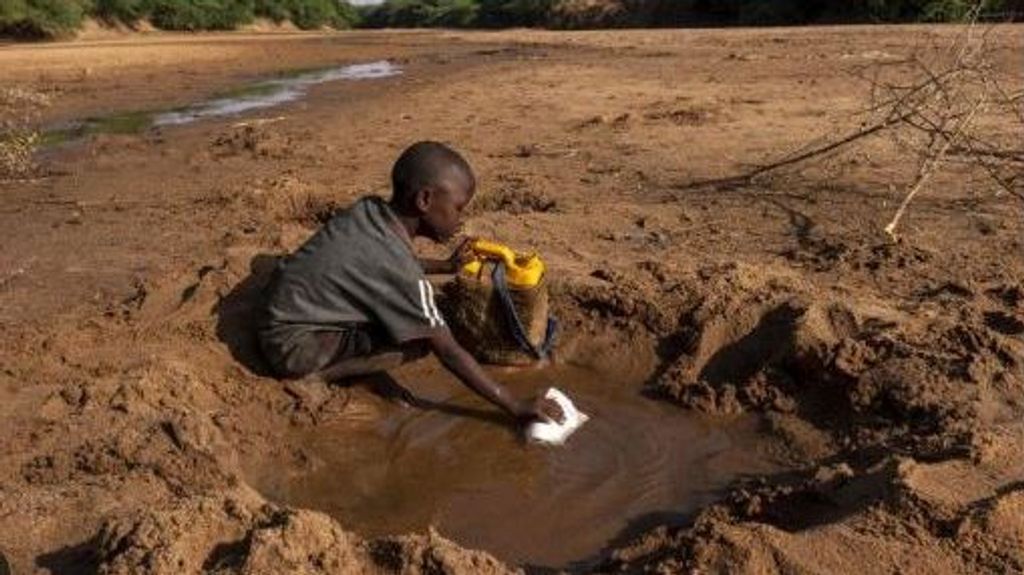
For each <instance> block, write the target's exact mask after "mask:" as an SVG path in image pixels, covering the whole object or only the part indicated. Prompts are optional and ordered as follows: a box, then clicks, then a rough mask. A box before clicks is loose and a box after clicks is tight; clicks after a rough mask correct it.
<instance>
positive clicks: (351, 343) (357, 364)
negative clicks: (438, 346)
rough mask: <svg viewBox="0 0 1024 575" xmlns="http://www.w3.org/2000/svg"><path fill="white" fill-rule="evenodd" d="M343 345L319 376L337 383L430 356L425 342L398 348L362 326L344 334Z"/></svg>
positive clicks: (318, 373)
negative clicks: (384, 341)
mask: <svg viewBox="0 0 1024 575" xmlns="http://www.w3.org/2000/svg"><path fill="white" fill-rule="evenodd" d="M343 337H344V342H343V343H342V344H341V345H340V346H339V348H338V351H337V353H336V354H335V356H334V357H333V358H332V359H331V360H330V361H329V362H328V363H327V365H325V366H324V367H322V368H320V369H319V370H317V372H316V375H317V377H319V378H321V379H323V380H325V381H337V380H340V379H345V378H348V377H355V376H360V375H370V374H375V373H381V372H386V371H389V370H392V369H395V368H396V367H398V366H400V365H402V364H405V363H409V362H410V361H414V360H417V359H420V358H423V357H425V356H426V355H427V353H429V348H428V347H427V346H426V344H425V343H424V342H417V341H414V342H409V343H407V344H405V345H401V346H395V345H393V344H385V343H382V340H383V338H381V337H379V336H377V335H376V334H374V333H372V332H370V331H367V330H366V329H364V328H362V327H354V328H352V329H349V330H346V331H345V332H344V336H343Z"/></svg>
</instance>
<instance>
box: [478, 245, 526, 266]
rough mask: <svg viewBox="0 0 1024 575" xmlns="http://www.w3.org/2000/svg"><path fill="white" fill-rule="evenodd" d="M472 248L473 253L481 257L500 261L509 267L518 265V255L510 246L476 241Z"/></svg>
mask: <svg viewBox="0 0 1024 575" xmlns="http://www.w3.org/2000/svg"><path fill="white" fill-rule="evenodd" d="M472 247H473V251H474V252H476V254H477V255H479V256H481V257H484V258H488V259H494V260H499V261H501V262H504V264H505V265H506V266H508V267H514V266H515V265H516V253H515V252H514V251H512V248H510V247H508V246H504V245H501V244H498V243H495V242H489V241H487V240H476V241H475V242H473V246H472Z"/></svg>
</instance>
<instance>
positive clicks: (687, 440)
mask: <svg viewBox="0 0 1024 575" xmlns="http://www.w3.org/2000/svg"><path fill="white" fill-rule="evenodd" d="M595 363H596V364H603V365H595ZM650 366H651V361H650V358H649V357H646V356H644V355H643V354H640V356H636V355H633V356H629V355H623V356H617V357H608V356H605V357H603V358H602V359H601V360H600V361H594V362H591V365H589V366H588V365H576V364H563V365H555V366H549V367H547V368H544V369H542V370H534V371H519V372H508V371H506V372H497V373H495V374H494V375H495V377H496V378H498V379H499V380H500V381H502V382H504V383H506V384H508V385H509V386H511V387H512V388H513V389H514V390H516V392H517V393H520V394H522V395H528V394H530V393H532V392H535V391H540V390H542V389H544V388H545V387H547V386H548V385H555V386H557V387H559V388H561V389H563V390H565V391H566V392H567V393H568V394H569V395H570V397H572V398H573V400H574V401H575V402H576V403H577V404H578V405H579V406H580V408H581V409H582V410H583V411H585V412H586V413H588V414H589V415H590V416H591V420H590V421H589V422H588V423H587V424H586V425H584V426H583V428H581V429H580V430H579V431H578V432H577V433H576V434H575V435H573V436H572V437H571V438H570V440H569V442H568V443H567V444H566V445H565V446H563V447H560V448H548V447H541V446H536V445H526V444H524V443H523V442H522V441H521V440H520V438H519V437H517V434H516V431H515V430H514V429H512V428H509V427H507V426H505V425H503V424H502V423H500V422H501V421H502V420H501V418H500V417H497V418H492V417H490V416H491V415H497V413H496V412H494V411H493V410H491V409H490V408H489V407H488V406H487V405H486V404H484V403H483V402H482V401H480V400H478V399H477V398H476V397H475V396H473V395H472V394H471V393H469V392H467V391H465V390H464V389H463V388H461V386H459V385H458V383H457V382H455V381H454V380H453V379H452V378H451V376H448V375H447V374H445V373H444V372H443V370H439V369H438V368H437V366H436V364H430V365H427V366H421V367H419V368H414V369H411V370H406V371H405V372H402V373H399V374H397V375H396V379H398V380H399V381H400V382H401V383H402V384H403V385H405V386H406V387H407V388H409V389H411V390H413V391H414V392H415V393H416V394H417V395H419V396H421V397H424V398H428V399H429V400H431V401H435V402H439V403H441V404H442V407H441V408H440V409H433V410H422V409H415V408H408V407H401V406H397V405H394V404H390V403H387V402H385V401H384V400H382V399H379V398H378V397H376V396H373V395H371V394H369V393H368V392H364V391H362V390H353V399H352V404H351V405H350V410H351V415H350V416H349V417H347V418H345V419H344V421H341V422H339V423H336V424H331V425H328V426H321V427H319V428H317V430H316V431H315V432H313V433H308V432H307V434H306V435H305V436H302V437H300V438H297V439H298V440H299V441H301V442H302V443H303V447H304V449H305V451H306V452H307V453H310V454H312V455H313V459H314V462H315V464H314V465H312V466H311V468H310V467H307V468H306V469H305V470H298V469H295V470H292V471H290V472H285V473H282V472H281V470H280V468H275V469H273V470H271V469H269V468H268V466H266V465H264V466H263V471H262V472H261V473H259V472H258V473H254V474H252V475H253V476H252V477H251V479H252V480H253V482H254V483H255V484H256V485H257V487H258V488H260V489H261V490H262V491H263V492H264V493H265V494H266V495H267V496H268V497H270V498H271V499H275V500H277V501H281V502H284V503H287V504H290V505H296V506H300V507H308V508H314V509H320V510H323V511H325V512H327V513H329V514H331V515H333V516H334V517H336V518H337V519H338V520H339V521H340V522H341V523H342V525H344V526H345V527H346V528H348V529H354V530H355V531H357V532H359V533H362V534H363V535H366V536H371V537H372V536H379V535H388V534H399V533H408V532H411V531H422V530H424V529H425V528H426V527H427V526H428V525H434V526H435V527H437V529H438V530H439V531H440V532H441V533H442V534H444V535H445V536H447V537H449V538H451V539H453V540H455V541H457V542H459V543H460V544H462V545H463V546H466V547H470V548H477V549H485V550H487V551H490V552H491V553H493V554H494V555H496V556H497V557H499V558H500V559H503V560H506V561H510V562H513V563H518V564H524V565H534V566H545V567H558V566H571V565H573V564H576V565H578V564H580V562H581V561H585V560H587V559H592V558H594V557H595V556H597V555H599V553H600V552H601V551H602V549H604V548H605V547H606V546H607V545H608V544H609V543H611V542H613V541H619V540H621V539H622V538H626V537H628V536H630V535H634V534H636V533H637V532H638V531H640V530H642V529H644V528H649V527H652V526H654V525H657V524H663V523H677V522H679V521H680V520H681V519H682V518H684V516H685V515H686V514H687V513H689V512H692V511H694V510H695V509H696V508H697V507H699V506H701V505H703V504H707V503H709V502H710V501H711V500H713V498H714V496H715V494H716V492H718V491H720V490H721V489H722V488H723V487H725V486H726V485H727V484H728V483H729V482H730V481H732V480H734V479H736V478H737V477H738V476H740V475H742V474H745V473H766V472H770V471H772V470H773V466H772V465H771V464H770V463H769V462H768V461H767V460H766V459H765V458H763V457H760V456H759V453H758V451H759V450H758V449H757V436H756V422H755V421H754V420H753V419H737V420H731V421H728V422H723V421H721V420H717V421H715V420H710V419H707V418H705V417H702V416H699V415H696V414H692V413H688V412H686V411H683V410H681V409H679V408H677V407H673V406H671V405H667V404H664V403H662V402H658V401H653V400H650V399H647V398H645V397H643V396H641V395H640V393H639V391H640V382H642V381H643V379H644V378H645V377H646V376H647V375H648V374H649V372H650ZM458 410H466V412H465V413H463V414H462V415H458V414H455V413H452V411H458ZM620 542H621V541H620Z"/></svg>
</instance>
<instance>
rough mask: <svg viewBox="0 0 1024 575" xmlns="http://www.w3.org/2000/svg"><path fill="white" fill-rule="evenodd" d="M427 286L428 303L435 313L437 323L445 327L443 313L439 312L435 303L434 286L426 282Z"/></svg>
mask: <svg viewBox="0 0 1024 575" xmlns="http://www.w3.org/2000/svg"><path fill="white" fill-rule="evenodd" d="M426 284H427V302H428V303H430V309H431V310H432V311H433V312H434V319H436V320H437V323H438V324H439V325H444V318H443V317H441V312H439V311H437V304H436V303H434V286H433V285H431V284H430V282H426ZM430 325H431V326H433V325H434V324H433V323H431V324H430Z"/></svg>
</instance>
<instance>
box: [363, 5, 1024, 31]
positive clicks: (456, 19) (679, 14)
mask: <svg viewBox="0 0 1024 575" xmlns="http://www.w3.org/2000/svg"><path fill="white" fill-rule="evenodd" d="M978 1H979V0H845V1H844V0H387V1H386V2H384V4H382V5H380V6H376V7H373V8H371V9H367V10H363V11H362V12H361V16H362V20H361V23H362V25H363V26H364V27H371V28H381V27H421V26H427V27H467V28H499V27H508V26H543V27H549V28H606V27H644V28H650V27H670V26H735V25H772V24H822V23H868V22H950V21H957V20H960V19H961V18H963V16H964V15H966V14H967V13H968V11H969V10H970V9H971V7H972V6H975V5H977V3H978ZM982 3H983V12H984V13H985V14H987V15H989V16H990V17H992V18H1000V19H1011V18H1014V16H1015V15H1016V16H1017V17H1019V16H1020V15H1024V0H982Z"/></svg>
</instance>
